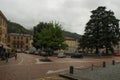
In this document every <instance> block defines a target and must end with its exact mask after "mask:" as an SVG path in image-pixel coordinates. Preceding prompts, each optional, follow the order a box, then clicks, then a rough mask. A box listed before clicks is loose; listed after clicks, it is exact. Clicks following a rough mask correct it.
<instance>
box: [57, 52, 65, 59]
mask: <svg viewBox="0 0 120 80" xmlns="http://www.w3.org/2000/svg"><path fill="white" fill-rule="evenodd" d="M57 57H58V58H64V57H66V55H65V54H64V53H59V54H58V55H57Z"/></svg>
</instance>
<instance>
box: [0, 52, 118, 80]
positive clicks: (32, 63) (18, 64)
mask: <svg viewBox="0 0 120 80" xmlns="http://www.w3.org/2000/svg"><path fill="white" fill-rule="evenodd" d="M41 58H43V57H41V56H37V55H30V54H24V53H20V54H19V53H18V59H17V60H15V59H14V57H13V58H10V59H9V62H8V63H6V62H5V61H0V80H65V79H63V78H60V77H58V74H59V73H60V72H62V71H65V70H68V68H69V66H71V65H72V66H73V65H74V67H76V68H78V69H79V68H80V69H81V68H85V67H90V66H91V65H92V64H94V65H101V64H102V62H103V61H106V62H107V64H111V61H112V60H113V59H114V60H116V61H120V58H119V57H108V58H105V57H101V58H83V59H74V58H73V59H72V58H57V57H49V58H50V59H51V60H52V62H40V61H39V59H41Z"/></svg>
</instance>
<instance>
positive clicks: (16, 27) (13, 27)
mask: <svg viewBox="0 0 120 80" xmlns="http://www.w3.org/2000/svg"><path fill="white" fill-rule="evenodd" d="M8 33H22V34H33V29H31V30H28V29H26V28H24V27H23V26H22V25H20V24H18V23H15V22H10V21H8ZM63 35H64V36H67V37H72V38H75V39H79V37H80V35H79V34H77V33H72V32H69V31H63Z"/></svg>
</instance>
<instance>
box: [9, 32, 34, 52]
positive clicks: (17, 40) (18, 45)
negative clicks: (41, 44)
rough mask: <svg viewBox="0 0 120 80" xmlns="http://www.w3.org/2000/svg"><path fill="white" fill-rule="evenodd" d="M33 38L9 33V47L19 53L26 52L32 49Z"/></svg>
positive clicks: (27, 35)
mask: <svg viewBox="0 0 120 80" xmlns="http://www.w3.org/2000/svg"><path fill="white" fill-rule="evenodd" d="M31 41H32V36H31V35H29V34H18V33H9V34H8V38H7V46H8V47H10V48H11V49H15V50H17V51H25V50H29V49H30V48H31V46H32V45H31Z"/></svg>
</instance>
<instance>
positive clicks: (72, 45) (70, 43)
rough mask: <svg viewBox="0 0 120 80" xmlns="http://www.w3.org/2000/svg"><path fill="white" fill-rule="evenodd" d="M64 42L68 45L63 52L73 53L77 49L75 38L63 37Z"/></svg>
mask: <svg viewBox="0 0 120 80" xmlns="http://www.w3.org/2000/svg"><path fill="white" fill-rule="evenodd" d="M65 43H66V44H67V45H68V47H67V48H66V50H65V51H64V52H65V53H75V52H76V51H77V48H78V41H77V40H76V39H74V38H71V37H65Z"/></svg>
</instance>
